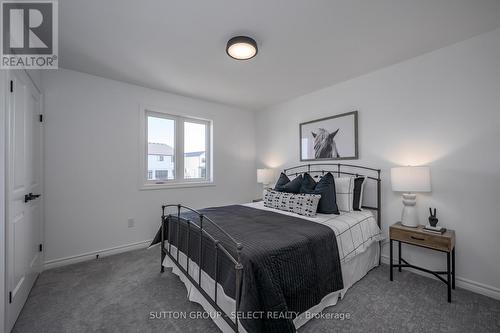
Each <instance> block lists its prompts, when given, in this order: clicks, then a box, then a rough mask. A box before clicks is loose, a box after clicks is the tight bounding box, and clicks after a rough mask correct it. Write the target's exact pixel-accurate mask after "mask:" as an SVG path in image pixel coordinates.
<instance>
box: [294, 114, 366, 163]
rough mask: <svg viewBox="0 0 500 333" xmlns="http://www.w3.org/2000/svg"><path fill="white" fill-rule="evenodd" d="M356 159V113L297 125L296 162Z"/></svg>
mask: <svg viewBox="0 0 500 333" xmlns="http://www.w3.org/2000/svg"><path fill="white" fill-rule="evenodd" d="M357 158H358V111H353V112H348V113H343V114H339V115H335V116H331V117H327V118H321V119H317V120H313V121H308V122H305V123H301V124H300V160H301V161H315V160H346V159H357Z"/></svg>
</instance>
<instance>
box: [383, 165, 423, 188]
mask: <svg viewBox="0 0 500 333" xmlns="http://www.w3.org/2000/svg"><path fill="white" fill-rule="evenodd" d="M391 184H392V190H393V191H395V192H430V191H431V172H430V168H429V167H426V166H419V167H412V166H407V167H397V168H392V169H391Z"/></svg>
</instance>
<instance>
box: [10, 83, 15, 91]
mask: <svg viewBox="0 0 500 333" xmlns="http://www.w3.org/2000/svg"><path fill="white" fill-rule="evenodd" d="M10 92H14V81H12V80H10Z"/></svg>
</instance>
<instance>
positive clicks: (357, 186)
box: [352, 177, 366, 210]
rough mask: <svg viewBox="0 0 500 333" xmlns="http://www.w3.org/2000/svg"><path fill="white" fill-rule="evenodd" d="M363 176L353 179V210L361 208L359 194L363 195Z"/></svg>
mask: <svg viewBox="0 0 500 333" xmlns="http://www.w3.org/2000/svg"><path fill="white" fill-rule="evenodd" d="M365 179H366V178H365V177H356V178H355V179H354V195H353V200H352V208H353V209H354V210H361V205H362V204H363V203H362V202H361V196H362V195H363V183H364V182H365Z"/></svg>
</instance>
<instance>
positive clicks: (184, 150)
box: [141, 110, 212, 186]
mask: <svg viewBox="0 0 500 333" xmlns="http://www.w3.org/2000/svg"><path fill="white" fill-rule="evenodd" d="M141 112H142V115H143V117H142V119H144V133H145V135H144V136H143V137H142V139H141V140H143V142H144V145H143V147H146V149H145V152H144V165H143V168H142V171H141V178H142V180H143V183H144V184H145V185H147V186H153V185H176V184H192V185H195V184H198V183H210V182H211V180H212V179H211V175H212V172H211V171H212V170H211V164H210V163H211V155H210V154H211V143H210V138H211V122H210V121H208V120H200V119H194V118H187V117H182V116H176V115H170V114H166V113H162V112H157V111H149V110H142V111H141Z"/></svg>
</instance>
